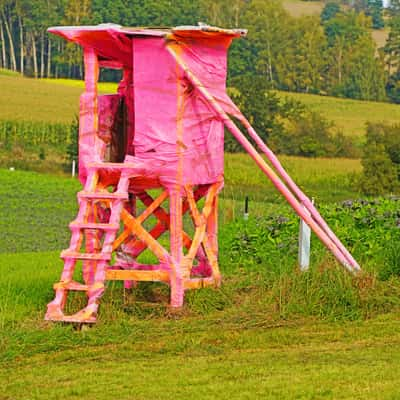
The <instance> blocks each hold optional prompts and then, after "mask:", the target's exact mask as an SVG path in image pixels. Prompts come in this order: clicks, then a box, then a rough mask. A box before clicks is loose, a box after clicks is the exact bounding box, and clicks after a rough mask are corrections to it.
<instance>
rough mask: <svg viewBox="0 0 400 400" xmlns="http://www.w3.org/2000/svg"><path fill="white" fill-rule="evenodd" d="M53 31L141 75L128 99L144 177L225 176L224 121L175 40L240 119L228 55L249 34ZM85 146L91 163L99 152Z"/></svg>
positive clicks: (195, 179) (184, 180)
mask: <svg viewBox="0 0 400 400" xmlns="http://www.w3.org/2000/svg"><path fill="white" fill-rule="evenodd" d="M50 32H53V33H55V34H58V35H61V36H63V37H65V38H67V39H68V40H71V41H74V42H77V43H79V44H80V45H82V46H83V47H88V46H89V47H91V48H93V49H95V51H96V53H98V54H99V56H100V65H102V64H103V65H105V66H115V67H117V66H119V67H124V68H125V69H129V70H132V71H133V72H132V83H133V86H132V85H131V86H129V87H128V89H125V91H120V92H122V93H121V95H122V96H125V98H126V99H128V100H129V101H130V102H131V103H132V102H133V107H132V104H130V106H131V107H130V112H132V113H133V114H134V129H132V130H131V131H130V132H129V133H128V143H127V154H128V155H130V156H133V157H129V161H130V162H135V163H137V164H138V173H140V174H141V175H144V176H148V177H149V178H154V177H156V178H157V179H159V181H160V182H161V183H162V184H163V185H164V186H171V185H174V184H177V183H179V184H205V183H212V182H215V181H216V180H217V178H218V177H219V176H221V175H222V174H223V156H224V151H223V146H224V126H223V122H222V121H221V120H220V119H219V118H218V117H217V116H216V115H215V112H214V111H213V110H212V109H211V108H210V106H209V105H208V104H207V102H206V101H205V100H204V99H203V97H202V96H201V95H200V94H199V93H198V91H196V90H195V89H194V88H193V85H192V84H191V83H190V82H189V80H188V79H187V78H186V77H185V73H184V71H183V70H182V69H181V68H180V67H179V66H178V64H177V63H176V61H175V60H174V59H173V57H172V56H171V54H170V53H169V52H168V51H167V48H166V47H167V44H168V41H170V40H173V41H176V42H177V43H179V46H180V54H181V56H182V57H183V59H184V60H185V62H186V63H187V65H188V66H189V67H190V68H191V70H192V71H193V72H194V73H196V74H197V75H199V76H201V77H202V81H203V84H204V85H205V87H207V89H208V90H209V91H210V92H211V93H212V94H213V96H214V97H215V98H216V99H218V101H219V102H220V104H221V105H222V106H223V107H224V109H225V110H226V111H228V112H230V113H231V114H232V113H233V114H235V113H236V107H235V106H234V105H233V104H232V102H231V101H230V99H229V97H228V96H227V95H226V87H225V82H226V70H227V50H228V48H229V46H230V44H231V41H232V39H233V38H234V37H237V36H240V35H241V34H243V31H234V30H229V31H224V30H212V31H203V30H202V29H201V28H198V27H181V28H179V27H178V28H174V29H172V30H149V29H129V28H121V27H119V26H115V25H104V26H101V25H100V26H98V27H71V28H69V27H62V28H51V29H50ZM131 89H132V90H133V95H132V93H129V90H131ZM101 105H102V107H101V113H100V118H104V117H102V116H104V114H110V111H111V110H109V111H107V109H105V108H104V103H103V102H102V104H101ZM110 106H111V105H110ZM81 109H82V107H81ZM100 122H101V125H104V124H103V123H102V121H100ZM88 140H89V139H88ZM85 141H86V138H84V137H81V138H80V142H81V147H82V148H83V149H85V154H82V156H83V159H81V161H83V162H84V163H86V162H87V160H88V154H86V153H87V151H86V150H88V149H90V146H91V144H89V145H88V146H86V144H85ZM88 143H89V142H88ZM93 150H94V149H93Z"/></svg>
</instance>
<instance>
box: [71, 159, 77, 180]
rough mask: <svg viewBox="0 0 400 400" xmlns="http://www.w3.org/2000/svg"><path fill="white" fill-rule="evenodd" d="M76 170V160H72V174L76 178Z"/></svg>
mask: <svg viewBox="0 0 400 400" xmlns="http://www.w3.org/2000/svg"><path fill="white" fill-rule="evenodd" d="M75 172H76V161H75V160H72V171H71V175H72V177H73V178H74V177H75Z"/></svg>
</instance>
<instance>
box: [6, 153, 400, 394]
mask: <svg viewBox="0 0 400 400" xmlns="http://www.w3.org/2000/svg"><path fill="white" fill-rule="evenodd" d="M242 163H243V161H242ZM243 165H244V166H243ZM243 165H242V166H241V170H242V169H244V168H247V167H246V163H243ZM315 169H316V170H317V169H318V166H316V168H315ZM343 170H345V166H343ZM297 173H298V174H301V171H300V170H299V171H298V172H297ZM300 176H301V175H300ZM239 181H240V177H232V184H235V182H236V183H237V182H239ZM254 183H258V182H257V180H256V179H255V178H254ZM77 188H78V184H77V182H76V181H73V180H71V179H68V178H59V177H53V176H49V175H43V174H37V173H32V172H18V171H14V172H12V171H4V170H0V190H1V191H0V199H1V202H0V207H1V210H0V211H1V212H0V213H1V215H2V216H3V218H2V219H3V225H2V226H1V227H0V229H1V231H2V235H1V237H0V274H1V279H0V399H2V400H3V399H4V400H11V399H12V400H14V399H29V400H31V399H59V398H67V399H78V398H84V399H96V400H101V399H109V398H119V399H183V398H185V399H187V398H191V399H192V398H193V399H204V398H206V399H214V398H221V399H228V398H233V399H250V398H251V399H253V398H260V399H261V398H268V399H294V398H298V399H310V400H311V399H364V398H379V399H395V398H397V396H398V395H400V391H399V383H400V377H399V374H398V368H397V367H398V364H399V362H400V350H398V348H399V344H400V334H399V328H400V319H399V317H398V315H399V311H400V282H399V278H398V277H396V275H397V274H398V273H399V272H400V268H399V267H400V264H399V263H398V262H397V270H396V269H393V265H394V264H393V262H395V260H396V257H397V255H396V254H397V253H394V254H391V253H388V252H387V249H388V248H389V247H390V246H389V245H390V244H391V243H392V244H396V243H397V244H398V243H400V240H399V233H400V232H399V230H398V228H396V226H395V225H394V224H395V223H396V218H398V217H396V215H397V210H398V206H397V203H396V201H394V202H393V201H386V200H383V199H382V200H380V201H379V202H374V203H370V205H367V206H361V204H364V203H361V202H360V203H356V202H355V203H354V204H353V205H352V206H351V208H348V207H349V206H348V205H346V206H339V205H330V206H329V209H328V208H326V207H325V208H324V210H323V214H324V215H326V216H328V219H329V221H330V222H331V223H332V222H335V224H334V229H335V231H337V233H338V234H339V236H340V237H341V238H342V239H344V241H345V243H346V244H347V245H350V246H351V247H350V248H351V249H352V250H353V251H355V254H356V256H357V258H358V259H359V261H360V262H361V263H362V266H363V268H364V269H365V270H366V272H365V273H364V274H363V275H362V276H360V277H359V278H354V277H352V276H351V275H349V274H348V273H346V272H345V271H344V270H343V269H342V268H339V267H338V266H336V265H335V264H334V263H333V261H332V260H331V258H330V257H327V256H326V252H325V251H324V250H323V249H322V247H321V246H320V245H319V244H318V243H317V242H316V241H314V239H313V245H312V249H313V255H312V257H313V258H312V269H311V271H310V272H309V273H306V274H300V273H298V271H297V266H296V242H295V238H296V237H297V229H298V225H297V224H296V223H294V222H295V221H296V218H294V217H293V218H292V219H290V220H287V222H286V223H284V224H283V225H282V221H281V222H276V221H277V218H276V217H277V216H280V215H281V213H282V212H284V213H286V211H285V208H282V207H281V206H280V207H279V208H276V209H275V211H274V212H273V213H272V214H271V210H269V209H268V204H263V211H264V216H263V217H261V214H260V216H258V217H255V216H254V215H252V216H251V218H250V220H249V221H248V222H246V223H245V222H244V221H243V220H242V219H241V218H239V216H238V218H236V219H235V220H231V219H227V220H226V221H224V223H222V224H221V228H220V236H219V240H220V263H221V270H222V273H223V276H224V281H223V285H222V287H221V288H220V289H217V290H216V289H201V290H198V291H194V292H189V293H187V295H186V305H185V307H184V309H183V310H182V311H181V312H180V313H178V314H176V313H175V314H173V313H171V312H170V311H169V310H168V308H167V307H166V304H167V301H168V290H167V288H166V287H165V286H162V285H161V284H142V285H140V286H139V288H138V289H136V290H135V292H134V293H133V294H129V293H124V292H123V290H122V287H121V285H120V284H118V283H110V284H108V285H107V291H106V295H105V296H104V298H103V299H102V305H101V311H100V317H99V322H98V323H97V325H96V326H95V327H93V328H91V329H89V330H82V331H79V330H76V329H74V327H73V326H71V325H60V324H52V323H48V322H44V321H43V315H44V312H45V308H46V304H47V302H48V301H50V300H51V298H52V296H53V290H52V285H53V283H54V282H56V281H57V280H58V279H59V276H60V271H61V269H62V263H61V261H60V259H59V257H58V255H59V249H61V248H62V247H65V245H66V242H67V239H68V234H67V229H66V226H67V222H69V220H70V219H71V218H72V216H73V214H74V212H75V207H76V205H75V199H74V194H75V191H76V190H77ZM10 195H11V196H10ZM26 199H29V201H28V202H26V201H25V200H26ZM24 201H25V202H24ZM226 201H228V199H223V200H222V202H221V212H222V214H224V213H225V212H226V210H225V208H226V205H227V203H226ZM229 201H232V199H230V200H229ZM23 205H25V207H24V206H23ZM327 207H328V206H327ZM329 210H330V211H329ZM337 210H340V211H337ZM328 211H329V212H330V213H331V215H330V216H329V215H328V214H329V213H328ZM278 213H279V214H278ZM366 217H368V218H366ZM280 218H281V217H280ZM274 221H275V222H274ZM388 224H389V225H388ZM271 229H273V230H274V232H275V234H277V236H275V234H273V235H272V236H271V233H273V232H272V231H271ZM348 229H350V230H351V231H348ZM64 233H65V235H64ZM355 233H357V236H356V242H353V243H351V240H350V239H351V238H352V237H354V235H355ZM279 238H281V240H279ZM293 244H294V248H293V247H292V245H293ZM12 245H13V246H14V247H13V248H10V249H8V250H6V253H4V250H5V248H6V246H12ZM289 245H290V246H289ZM370 246H372V248H371V247H370ZM374 246H375V247H374ZM56 248H58V251H49V250H55V249H56ZM397 249H398V246H397ZM35 250H36V251H35ZM10 251H14V253H9V252H10ZM32 251H35V252H32ZM390 254H391V256H390ZM385 257H386V258H385ZM382 263H383V264H382ZM385 266H386V268H389V269H388V271H389V272H391V275H389V276H386V277H384V280H382V279H383V278H382V279H381V278H379V276H380V275H379V271H382V270H384V268H385ZM382 268H383V269H382ZM387 279H388V280H387ZM366 377H368V379H366Z"/></svg>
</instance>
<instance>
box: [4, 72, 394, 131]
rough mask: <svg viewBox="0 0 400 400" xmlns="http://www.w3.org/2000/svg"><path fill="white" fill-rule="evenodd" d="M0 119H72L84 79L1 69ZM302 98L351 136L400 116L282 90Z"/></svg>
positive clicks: (389, 108)
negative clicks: (20, 74) (5, 72)
mask: <svg viewBox="0 0 400 400" xmlns="http://www.w3.org/2000/svg"><path fill="white" fill-rule="evenodd" d="M0 86H1V88H2V96H0V119H2V120H8V119H12V120H24V121H26V120H28V121H31V120H32V121H40V122H43V121H46V122H63V123H71V121H73V119H74V118H75V116H76V114H77V113H78V105H79V96H80V94H81V93H82V88H83V82H82V81H73V80H67V79H59V80H53V79H44V80H34V79H28V78H21V77H17V76H8V75H2V74H1V73H0ZM99 89H100V92H101V93H115V91H116V85H115V84H110V83H101V84H100V85H99ZM279 95H280V96H282V97H289V98H295V99H297V100H300V101H302V102H303V103H304V104H306V105H307V106H309V107H310V108H311V109H312V110H315V111H318V112H319V113H321V114H322V115H323V116H324V117H325V118H327V119H328V120H331V121H334V122H335V124H336V125H337V126H338V127H339V128H340V129H342V130H343V133H345V134H346V135H350V136H361V135H363V133H364V132H365V123H366V122H367V121H371V122H380V121H385V122H387V123H395V122H398V121H399V120H400V107H399V106H398V105H396V104H390V103H378V102H368V101H358V100H351V99H339V98H335V97H328V96H318V95H310V94H301V93H289V92H279Z"/></svg>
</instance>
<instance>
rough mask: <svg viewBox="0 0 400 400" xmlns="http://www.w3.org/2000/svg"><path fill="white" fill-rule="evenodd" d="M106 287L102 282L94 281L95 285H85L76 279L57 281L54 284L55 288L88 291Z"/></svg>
mask: <svg viewBox="0 0 400 400" xmlns="http://www.w3.org/2000/svg"><path fill="white" fill-rule="evenodd" d="M102 288H104V284H103V283H101V282H98V283H94V284H93V285H84V284H83V283H79V282H76V281H70V282H57V283H55V284H54V290H57V289H67V290H77V291H82V292H86V291H88V290H96V289H102Z"/></svg>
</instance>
